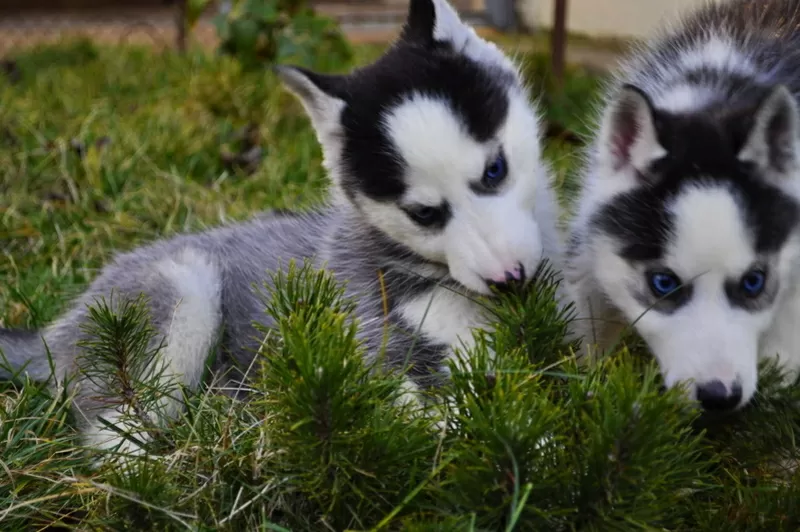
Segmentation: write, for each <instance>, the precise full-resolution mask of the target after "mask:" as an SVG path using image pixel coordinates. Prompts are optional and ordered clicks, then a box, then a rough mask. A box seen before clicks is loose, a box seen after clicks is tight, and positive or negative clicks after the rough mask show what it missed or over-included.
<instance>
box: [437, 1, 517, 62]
mask: <svg viewBox="0 0 800 532" xmlns="http://www.w3.org/2000/svg"><path fill="white" fill-rule="evenodd" d="M433 7H434V11H435V13H436V22H435V25H434V28H433V38H434V39H436V40H437V41H445V42H449V43H451V45H452V46H453V48H454V49H455V50H457V51H458V52H460V53H462V54H464V55H465V56H467V57H469V58H470V59H472V60H473V61H477V62H479V63H483V64H486V65H492V66H501V67H503V68H504V69H505V70H507V71H508V72H509V73H513V74H514V75H515V76H516V75H517V69H516V68H515V67H514V64H513V63H512V62H511V60H510V59H509V58H508V57H507V56H506V55H505V54H504V53H503V52H502V51H501V50H500V48H498V47H497V46H496V45H495V44H494V43H491V42H489V41H486V40H484V39H481V38H480V37H479V36H478V34H477V33H475V30H474V29H472V28H471V27H470V26H468V25H466V24H464V23H463V22H462V21H461V19H460V18H459V16H458V13H456V11H455V9H453V6H451V5H450V4H449V3H448V2H447V1H446V0H433Z"/></svg>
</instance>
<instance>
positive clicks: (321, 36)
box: [215, 0, 352, 70]
mask: <svg viewBox="0 0 800 532" xmlns="http://www.w3.org/2000/svg"><path fill="white" fill-rule="evenodd" d="M215 24H216V26H217V32H218V33H219V37H220V40H221V43H220V51H221V52H223V53H225V54H231V55H233V56H235V57H237V58H239V59H240V60H241V61H242V63H243V64H244V65H245V66H246V67H248V68H259V67H261V68H263V67H264V66H265V65H269V64H273V63H292V64H298V65H302V66H306V67H308V68H312V69H315V70H326V69H328V68H330V67H331V66H332V65H334V66H335V65H336V64H338V63H341V62H343V61H348V60H350V59H351V57H352V51H351V49H350V45H349V44H348V42H347V40H346V39H345V37H344V35H343V34H342V33H341V31H339V28H338V25H337V24H336V23H335V22H334V21H333V20H331V19H329V18H327V17H323V16H319V15H317V14H316V13H314V11H313V10H312V9H311V8H310V7H309V5H308V3H307V2H306V0H236V1H233V2H232V7H231V10H230V11H229V12H227V13H220V14H219V15H217V17H216V18H215Z"/></svg>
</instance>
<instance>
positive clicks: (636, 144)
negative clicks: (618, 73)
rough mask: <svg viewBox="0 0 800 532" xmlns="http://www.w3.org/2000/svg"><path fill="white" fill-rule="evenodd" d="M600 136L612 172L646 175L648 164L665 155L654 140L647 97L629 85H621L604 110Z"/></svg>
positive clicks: (653, 127) (652, 113)
mask: <svg viewBox="0 0 800 532" xmlns="http://www.w3.org/2000/svg"><path fill="white" fill-rule="evenodd" d="M600 136H601V145H602V147H603V149H604V151H605V153H607V154H608V156H610V158H611V164H612V166H613V168H614V170H616V171H619V170H622V169H624V168H634V169H636V170H638V171H639V172H641V173H646V171H647V169H648V168H649V167H650V164H651V163H653V162H654V161H656V160H657V159H660V158H661V157H663V156H664V155H666V153H667V150H665V149H664V147H663V146H662V145H661V144H660V143H659V141H658V135H657V132H656V126H655V116H654V109H653V104H652V102H651V100H650V98H649V97H648V96H647V94H645V93H644V91H642V90H641V89H639V88H638V87H635V86H633V85H630V84H626V85H623V87H622V88H621V90H620V92H619V93H618V94H617V96H616V97H615V98H614V101H613V102H612V103H611V105H610V106H609V109H608V111H606V115H605V118H604V121H603V125H602V128H601V133H600Z"/></svg>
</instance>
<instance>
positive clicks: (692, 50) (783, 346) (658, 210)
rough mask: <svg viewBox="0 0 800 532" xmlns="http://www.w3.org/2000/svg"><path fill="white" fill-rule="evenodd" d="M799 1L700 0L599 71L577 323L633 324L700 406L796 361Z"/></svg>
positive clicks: (720, 404)
mask: <svg viewBox="0 0 800 532" xmlns="http://www.w3.org/2000/svg"><path fill="white" fill-rule="evenodd" d="M798 28H800V1H798V0H758V1H750V0H731V1H728V2H724V3H710V4H708V5H706V6H704V7H702V8H700V9H698V10H696V11H695V12H693V13H691V14H688V15H687V16H684V17H682V19H681V21H680V23H679V24H677V25H675V26H673V27H671V28H670V29H669V30H668V31H664V32H663V33H662V34H661V35H659V36H658V37H656V38H654V39H653V40H652V41H651V42H650V43H649V44H648V46H647V47H646V48H642V49H641V51H640V52H637V53H635V54H633V55H632V56H631V57H630V58H629V59H628V60H627V61H626V62H625V63H624V64H623V67H622V68H621V69H620V70H619V72H618V74H617V79H616V81H615V82H614V83H612V84H610V85H609V87H610V89H609V94H608V96H607V98H605V102H607V103H606V105H605V107H604V108H603V109H602V114H601V116H600V121H599V128H598V129H597V131H596V135H595V138H594V141H593V142H592V144H591V146H590V148H589V150H588V154H587V157H586V165H585V170H584V176H583V182H582V190H581V194H580V199H579V201H578V209H577V215H576V216H575V218H574V220H573V222H572V227H571V231H570V233H571V235H570V239H569V243H568V249H567V253H566V267H565V278H566V280H567V281H568V283H567V284H568V286H569V289H570V291H571V292H572V294H571V297H572V299H573V300H574V302H575V304H576V306H577V309H578V312H579V317H578V318H579V319H577V320H575V322H574V325H575V327H576V330H575V332H576V335H577V336H580V337H582V338H583V339H584V341H585V343H586V344H587V345H588V346H590V347H591V346H592V345H596V347H598V348H600V350H604V349H605V348H607V347H610V346H611V345H613V344H615V343H616V342H617V340H618V337H619V334H620V332H622V330H623V329H624V328H626V327H628V326H632V327H633V328H634V329H635V330H636V332H638V333H639V335H640V336H641V337H642V338H643V339H644V340H645V341H646V343H647V345H648V346H649V348H650V350H651V351H652V353H653V355H654V356H655V358H656V359H657V360H658V363H659V366H660V368H661V372H662V374H663V376H664V380H665V383H666V385H667V386H673V385H676V384H678V383H681V384H684V385H686V386H687V390H688V392H689V394H690V395H691V396H692V397H693V398H694V399H697V400H698V401H699V403H700V404H701V405H702V406H703V407H704V408H705V409H707V410H723V411H728V410H735V409H738V408H740V407H741V406H743V405H745V404H747V403H748V402H749V401H750V399H751V398H752V397H753V395H754V394H755V392H756V388H757V382H758V365H759V364H758V363H759V360H761V359H765V358H769V359H775V358H777V361H778V365H779V366H780V367H781V369H783V370H784V373H785V375H786V376H787V379H788V380H787V383H792V382H793V381H794V379H795V378H796V376H797V373H798V370H800V327H799V326H798V325H799V324H800V112H798V97H799V96H800V89H798V87H800V85H798V83H797V72H798V68H800V59H798V55H797V53H796V52H797V43H798V42H800V30H799V29H798Z"/></svg>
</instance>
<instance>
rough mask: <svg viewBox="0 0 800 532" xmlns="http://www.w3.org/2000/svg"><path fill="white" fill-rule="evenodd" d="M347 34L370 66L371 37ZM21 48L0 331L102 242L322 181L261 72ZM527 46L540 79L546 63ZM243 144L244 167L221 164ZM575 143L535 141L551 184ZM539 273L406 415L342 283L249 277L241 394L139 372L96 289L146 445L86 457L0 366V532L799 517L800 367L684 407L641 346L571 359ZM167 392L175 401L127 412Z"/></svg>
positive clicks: (0, 140) (316, 156)
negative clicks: (254, 288)
mask: <svg viewBox="0 0 800 532" xmlns="http://www.w3.org/2000/svg"><path fill="white" fill-rule="evenodd" d="M355 52H356V54H357V58H358V59H357V62H364V61H366V60H367V59H369V58H372V57H374V56H375V54H377V53H379V52H380V48H378V47H375V48H357V49H356V50H355ZM16 60H17V63H18V65H19V68H20V71H21V73H22V75H21V78H20V80H19V82H15V83H7V82H6V81H5V80H4V78H0V241H2V249H0V252H2V260H0V278H2V279H3V290H0V320H2V326H4V327H33V326H43V325H45V324H46V323H48V322H49V321H50V320H51V319H52V318H53V317H54V316H55V315H56V314H57V313H59V312H60V311H61V310H63V309H64V306H65V305H66V304H67V302H68V301H69V299H70V297H72V296H74V295H75V294H76V293H77V292H78V291H79V290H80V289H81V288H82V287H84V286H85V285H86V283H87V282H88V280H89V279H90V278H92V277H93V276H94V275H95V274H96V271H97V268H99V267H100V266H101V265H102V264H103V263H105V262H106V261H107V260H108V257H109V256H110V255H111V253H112V252H113V251H116V250H124V249H129V248H130V247H132V246H135V245H139V244H142V243H144V242H147V241H150V240H152V239H154V238H158V237H162V236H168V235H171V234H174V233H176V232H178V231H186V230H198V229H202V228H205V227H208V226H213V225H218V224H219V223H221V222H223V221H229V220H231V219H242V218H245V217H248V216H250V215H251V214H252V213H253V212H256V211H257V210H260V209H264V208H270V207H277V208H286V209H304V208H307V207H308V206H313V205H315V204H318V202H319V201H320V200H322V198H324V197H325V180H324V176H323V172H322V169H321V164H320V163H321V153H320V151H319V148H318V147H317V144H316V141H315V139H314V134H313V132H312V131H311V130H310V127H309V124H308V120H307V119H306V118H304V117H303V114H302V110H301V107H300V105H299V104H298V103H297V102H296V101H294V100H293V99H292V98H291V96H289V95H287V94H286V93H284V92H282V91H279V90H278V89H277V82H276V79H275V78H274V76H273V75H271V74H270V73H268V72H266V70H248V69H246V68H243V67H242V65H241V64H240V62H239V61H237V60H234V59H233V58H229V57H209V56H205V55H203V54H200V53H197V52H190V53H188V54H187V55H186V56H179V55H177V54H172V53H164V54H154V53H152V52H150V51H147V50H144V49H136V48H97V47H94V46H93V45H91V44H89V43H87V42H85V41H84V42H79V43H77V44H74V45H71V46H66V45H63V46H59V47H45V48H39V49H36V50H33V51H30V52H27V53H24V54H17V55H16ZM529 64H535V65H539V67H537V68H536V69H531V70H530V71H529V76H530V77H531V81H532V85H533V88H534V90H537V91H538V88H541V87H542V86H546V71H545V70H546V67H545V63H544V62H543V61H542V60H541V59H539V58H538V56H534V57H533V58H532V59H531V61H529ZM345 66H346V65H345V64H342V63H339V64H337V65H335V68H343V67H345ZM599 84H600V81H599V80H598V79H597V78H596V77H593V76H591V75H590V74H589V73H586V72H584V71H579V70H572V69H570V70H569V71H568V77H567V85H566V89H565V94H569V95H570V99H571V100H570V101H572V102H573V103H574V102H578V104H581V105H582V102H590V101H592V100H593V99H594V98H595V96H596V90H597V89H596V87H598V86H599ZM566 105H567V104H565V106H566ZM570 105H572V104H570ZM577 109H585V108H584V107H581V106H578V107H577ZM555 112H556V111H555V110H554V109H551V110H550V111H549V113H550V114H549V115H548V117H549V118H551V119H552V118H553V116H555V115H554V114H553V113H555ZM558 112H561V111H558ZM587 112H588V111H587ZM565 116H566V114H565ZM583 119H584V117H578V119H577V120H574V124H579V123H581V122H582V121H583ZM569 127H570V128H572V127H575V128H577V127H578V126H577V125H575V126H569ZM243 132H244V133H243ZM243 139H246V141H245V140H243ZM253 146H258V147H260V148H261V150H262V153H261V158H260V160H259V163H258V164H257V165H255V166H254V167H251V168H247V169H245V168H243V167H240V166H238V165H231V164H230V163H229V161H228V160H227V159H226V155H225V154H226V153H227V152H231V153H234V152H238V151H243V150H250V149H252V147H253ZM573 151H574V147H573V146H572V145H569V144H567V143H564V142H563V141H562V140H561V139H551V140H550V141H549V142H548V144H547V146H546V153H547V155H548V157H549V158H550V162H552V163H553V164H554V165H555V168H556V169H557V172H558V174H557V175H558V178H559V180H558V182H559V183H560V185H561V189H560V192H561V195H562V199H563V200H564V201H565V202H568V200H569V198H570V191H571V190H572V188H571V183H572V181H571V179H572V178H573V177H572V176H573V172H572V171H573V169H574V161H575V157H574V154H573ZM538 279H539V281H538V283H537V284H536V285H535V286H532V287H531V289H529V290H524V291H520V292H518V293H512V294H506V295H503V296H501V297H499V298H495V299H488V300H485V301H484V303H485V304H486V309H487V312H489V314H490V315H491V316H493V320H494V322H495V323H496V330H495V331H494V332H493V333H492V334H480V333H478V334H477V336H476V343H477V345H476V346H475V348H473V349H471V350H470V351H469V352H465V353H462V356H463V357H464V358H465V359H466V361H467V362H468V363H469V366H468V367H469V368H470V371H459V370H458V367H456V366H453V368H452V369H453V380H452V383H451V384H450V385H449V386H448V387H447V388H446V389H443V390H441V391H440V392H439V393H435V394H434V395H433V398H434V399H436V398H438V399H440V400H441V404H440V405H439V406H436V405H434V406H432V407H430V408H428V409H427V410H425V411H418V410H417V407H416V406H415V404H414V403H410V404H409V403H407V402H405V401H401V400H399V399H401V398H402V399H405V397H404V396H403V395H402V391H403V387H402V384H403V379H402V376H401V375H397V374H390V373H385V372H383V371H382V370H380V369H379V368H378V367H376V366H374V365H373V364H372V363H370V362H368V361H365V359H364V358H363V346H362V345H361V343H360V342H359V340H358V336H357V331H358V327H359V325H358V323H354V322H353V321H352V320H351V318H352V310H353V302H352V301H349V300H347V299H346V298H344V297H343V293H342V290H341V287H340V286H339V285H338V284H337V283H335V282H334V281H333V279H332V278H331V277H330V276H329V275H327V274H325V273H324V272H318V271H315V270H314V269H313V268H311V267H310V266H309V265H291V264H290V265H287V267H286V268H285V269H283V270H282V271H281V272H277V273H276V274H275V275H274V277H273V278H272V281H273V282H274V287H272V288H269V286H265V287H264V288H263V290H262V297H263V301H264V307H265V314H264V319H263V322H264V324H266V325H269V326H265V327H263V332H264V336H265V341H264V344H263V348H262V352H261V353H260V355H259V362H260V364H259V366H258V367H256V368H254V376H255V378H254V379H253V382H252V384H251V386H252V390H251V393H250V396H249V398H248V400H246V401H240V400H237V399H234V398H233V397H231V396H230V395H228V394H220V393H216V391H215V390H214V389H213V387H212V386H209V387H207V388H203V389H201V390H198V391H197V392H195V393H192V394H186V396H185V397H183V396H182V395H181V391H180V390H178V389H176V388H175V386H174V383H171V382H169V381H166V382H161V379H154V378H153V377H154V376H158V368H157V367H156V370H155V371H153V372H147V371H143V370H142V368H144V367H147V366H148V363H149V362H152V361H157V360H158V354H159V349H158V348H159V344H158V342H155V341H154V338H153V335H152V333H153V331H152V329H151V327H150V325H149V324H148V323H147V312H146V305H145V303H146V301H145V300H142V299H136V298H134V299H130V300H124V299H118V297H117V295H116V294H115V295H114V296H113V297H112V298H110V299H109V300H108V301H102V300H101V301H97V302H95V304H94V305H93V307H92V308H93V310H92V312H91V314H90V315H91V318H92V321H91V323H90V324H89V326H88V327H87V329H86V330H85V332H86V333H87V337H86V341H85V342H84V347H85V348H86V349H87V350H88V351H89V352H91V353H92V356H91V359H92V364H89V365H88V366H87V365H86V364H85V363H86V362H89V359H88V358H87V359H84V360H83V361H82V363H84V367H85V368H86V369H87V370H88V372H89V375H90V376H92V377H93V378H94V379H97V380H103V381H104V382H107V383H109V384H111V385H112V387H113V388H114V389H115V390H118V391H123V392H124V394H123V397H122V399H123V400H124V401H127V403H128V404H127V406H129V407H130V408H129V409H128V410H129V412H130V414H129V415H131V416H133V418H134V420H136V421H143V420H142V418H145V419H144V421H145V423H143V424H144V425H145V427H144V430H145V431H146V432H147V436H151V437H152V438H151V441H152V444H150V445H148V446H147V450H148V451H149V452H150V453H152V454H153V455H154V456H137V457H131V458H129V460H130V463H131V464H132V465H133V467H130V468H127V469H124V470H123V469H120V468H119V467H118V466H115V465H113V464H110V465H108V466H103V467H100V468H97V469H94V468H92V467H91V464H92V461H91V460H92V459H93V458H94V456H93V455H92V453H87V452H85V449H82V448H81V447H80V445H78V442H77V441H76V439H75V431H74V429H73V427H74V420H73V419H71V417H70V415H69V406H70V404H71V401H70V399H71V398H70V397H69V395H68V394H66V393H65V392H63V388H62V389H58V390H57V391H56V392H52V391H48V390H46V389H44V388H43V387H42V386H38V385H34V384H33V383H22V385H19V384H12V383H0V471H1V472H2V473H1V474H0V523H2V528H3V529H4V530H6V529H8V530H36V529H41V528H45V527H47V526H50V525H53V524H56V525H60V526H63V527H67V528H74V529H79V530H138V529H141V530H166V531H169V530H186V529H191V530H222V531H226V530H236V531H240V530H347V529H350V530H413V531H423V530H424V531H428V530H429V531H433V530H439V531H441V530H447V531H450V530H459V531H460V530H470V531H476V530H481V531H484V530H486V531H489V530H491V531H494V530H636V529H648V530H653V529H659V530H699V531H704V530H708V531H711V530H713V531H719V530H723V531H727V530H730V531H733V530H765V531H766V530H770V531H772V530H786V531H789V530H797V529H798V528H800V507H799V506H798V503H797V501H798V495H800V494H799V493H798V488H797V486H798V485H800V484H798V480H800V478H798V473H797V472H796V464H797V461H798V459H800V452H798V449H797V445H796V443H795V441H796V436H795V435H796V434H797V433H798V430H800V425H799V424H800V410H799V406H798V405H800V386H798V387H794V388H789V389H786V388H783V387H780V386H778V385H777V383H778V382H779V378H778V377H779V375H778V373H777V371H776V370H775V369H774V368H771V367H769V366H765V367H764V368H763V370H762V382H761V384H760V388H759V389H760V393H759V394H758V396H757V397H756V400H755V401H754V403H753V404H752V405H751V406H749V407H747V408H745V409H744V410H743V411H742V412H740V413H738V414H736V415H734V416H730V417H727V418H724V419H717V420H710V419H707V418H700V417H698V412H697V411H696V410H695V409H694V408H693V406H692V405H691V404H688V403H687V402H686V401H684V400H683V399H682V397H681V396H680V393H679V391H678V390H673V391H670V392H668V393H662V392H661V390H660V380H659V377H658V375H657V372H656V368H655V365H654V363H653V362H652V361H651V360H650V359H649V358H648V357H647V355H646V353H643V352H642V351H641V349H640V347H639V346H638V344H637V345H634V344H632V343H631V344H628V346H627V347H626V346H625V345H621V346H620V349H619V350H618V352H617V353H616V354H614V355H612V356H610V357H609V358H607V359H605V360H602V361H597V362H591V363H589V362H587V363H586V364H578V363H577V361H576V360H575V358H574V356H573V353H572V346H571V345H570V344H569V343H568V342H567V341H565V338H564V332H565V328H566V324H567V322H568V320H569V319H571V318H572V312H571V310H570V309H567V310H565V311H562V310H559V309H558V307H557V306H556V305H555V304H554V301H553V299H554V296H555V295H556V294H557V288H558V276H557V275H556V273H555V272H553V271H552V270H549V269H548V268H546V267H543V268H542V269H541V270H540V271H539V272H538ZM270 286H271V285H270ZM492 353H493V356H490V355H491V354H492ZM459 367H460V366H459ZM93 372H94V373H93ZM155 381H159V383H158V384H156V383H155ZM220 384H224V383H220ZM167 394H169V395H172V396H175V395H177V396H178V397H180V400H182V401H185V402H186V405H187V408H186V410H185V413H184V414H182V415H181V416H180V417H179V418H178V419H176V420H174V421H172V422H168V423H163V420H162V419H160V416H158V415H155V416H153V417H152V418H150V419H147V417H148V416H145V415H143V413H148V415H149V412H152V410H151V409H152V407H153V405H157V404H158V403H159V401H158V400H159V399H160V398H162V397H164V396H165V395H167ZM115 398H116V399H117V400H119V399H120V397H119V396H115ZM137 405H141V406H137ZM122 406H126V405H124V404H123V405H122ZM137 410H139V412H137ZM145 411H147V412H145ZM155 412H156V414H157V413H158V410H157V409H156V410H155ZM132 436H133V437H137V434H133V435H132ZM109 452H112V451H109Z"/></svg>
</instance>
